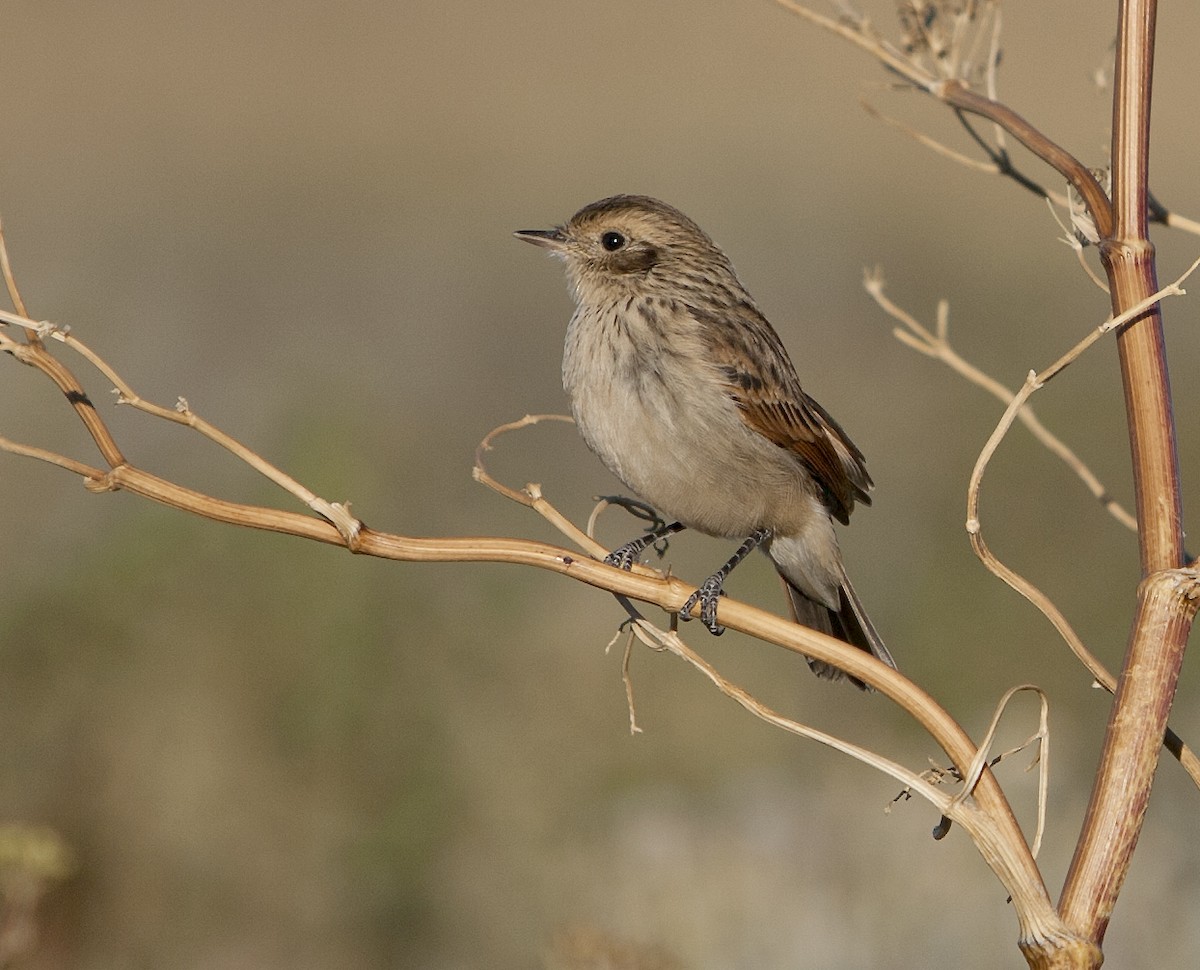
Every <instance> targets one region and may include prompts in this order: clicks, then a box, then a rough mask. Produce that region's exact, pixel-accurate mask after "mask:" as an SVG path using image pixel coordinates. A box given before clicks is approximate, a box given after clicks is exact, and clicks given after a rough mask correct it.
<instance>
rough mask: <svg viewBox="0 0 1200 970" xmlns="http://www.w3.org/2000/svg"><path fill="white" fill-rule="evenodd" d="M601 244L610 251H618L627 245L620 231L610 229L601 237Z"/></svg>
mask: <svg viewBox="0 0 1200 970" xmlns="http://www.w3.org/2000/svg"><path fill="white" fill-rule="evenodd" d="M600 245H601V246H603V247H604V248H605V249H607V250H608V251H609V252H610V253H612V252H616V251H617V250H618V249H620V248H621V247H622V246H624V245H625V237H624V236H623V235H621V234H620V233H619V232H616V231H615V230H612V229H610V230H609V231H608V232H606V233H605V234H604V235H603V236H601V237H600Z"/></svg>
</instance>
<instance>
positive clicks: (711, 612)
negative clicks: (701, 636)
mask: <svg viewBox="0 0 1200 970" xmlns="http://www.w3.org/2000/svg"><path fill="white" fill-rule="evenodd" d="M726 575H727V574H725V573H721V572H717V573H713V574H712V575H711V576H709V577H708V579H706V580H705V581H704V582H702V583H701V584H700V586H699V588H698V589H697V590H696V592H694V593H692V595H691V596H689V597H688V598H687V602H686V603H684V604H683V606H681V607H680V608H679V617H680V619H683V620H690V619H692V617H691V612H692V609H693V608H694V607H695V606H696V604H697V603H699V604H700V622H701V623H703V624H704V625H705V626H706V627H708V632H709V633H711V634H712V635H713V636H714V637H719V636H720V635H721V634H722V633H724V632H725V627H723V626H721V624H719V623H718V622H717V603H718V602H720V599H721V597H722V596H724V595H725V590H723V589H722V588H721V587H722V586H723V585H724V583H725V576H726Z"/></svg>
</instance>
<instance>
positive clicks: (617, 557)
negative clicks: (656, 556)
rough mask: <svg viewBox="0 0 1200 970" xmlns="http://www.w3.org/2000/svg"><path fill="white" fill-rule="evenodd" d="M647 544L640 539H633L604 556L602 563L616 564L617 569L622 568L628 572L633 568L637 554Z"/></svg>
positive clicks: (607, 564)
mask: <svg viewBox="0 0 1200 970" xmlns="http://www.w3.org/2000/svg"><path fill="white" fill-rule="evenodd" d="M648 545H649V543H648V542H645V541H643V540H642V539H633V540H631V541H629V542H627V543H625V545H623V546H620V547H618V548H616V549H614V550H613V551H612V552H610V553H609V554H608V555H607V556H605V557H604V564H605V565H606V566H616V567H617V568H618V569H624V570H625V571H626V572H629V570H630V569H632V568H633V564H634V563H635V562H637V558H638V554H639V553H640V552H641V551H642V550H643V549H645V548H646V546H648Z"/></svg>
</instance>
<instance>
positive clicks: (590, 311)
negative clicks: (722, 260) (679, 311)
mask: <svg viewBox="0 0 1200 970" xmlns="http://www.w3.org/2000/svg"><path fill="white" fill-rule="evenodd" d="M674 323H675V324H681V323H686V321H682V322H681V321H675V322H674ZM563 386H564V388H565V389H566V391H567V394H568V395H569V397H570V399H571V410H572V413H573V415H574V417H575V421H576V424H577V425H578V426H579V431H580V433H581V435H582V436H583V439H584V441H585V442H586V443H587V445H588V447H589V448H591V449H592V451H594V452H595V453H596V455H597V456H598V457H599V458H600V460H601V461H603V462H604V464H605V465H606V466H607V467H608V469H609V470H610V471H611V472H612V473H613V474H614V475H616V476H617V477H618V478H619V479H620V480H621V481H622V482H624V483H625V485H626V486H627V487H628V488H630V489H631V490H632V491H633V492H634V493H635V494H636V495H637V496H638V497H639V498H641V499H643V500H644V501H646V502H649V503H650V504H651V505H653V506H654V507H655V508H656V509H658V510H659V512H660V513H661V514H663V515H664V516H667V517H669V518H675V519H679V520H680V521H682V522H683V523H684V524H685V525H688V526H689V527H691V528H695V529H698V530H699V531H701V532H706V533H709V534H710V535H721V536H730V537H745V536H746V535H749V534H750V533H751V532H753V531H754V530H755V529H756V528H759V527H763V526H766V527H768V528H779V527H783V526H784V525H789V524H790V522H791V520H793V519H795V518H796V517H797V516H800V517H802V518H804V519H807V518H808V516H809V515H810V514H811V508H812V502H811V500H810V499H811V481H810V480H809V478H808V476H807V475H806V474H805V473H804V471H803V470H802V469H801V468H800V467H799V466H798V465H797V463H796V462H795V461H794V460H793V459H792V458H791V457H790V456H788V455H787V454H786V453H785V452H784V451H783V449H781V448H779V447H777V446H776V445H774V444H773V443H771V442H770V441H768V440H767V439H766V438H764V437H763V436H762V435H760V434H758V433H757V432H754V431H751V430H749V429H748V428H747V427H746V425H745V424H744V422H743V421H742V419H741V417H740V413H739V411H738V407H737V404H736V402H734V400H733V399H732V398H731V397H730V395H729V393H728V389H727V387H726V386H725V384H724V383H723V382H722V381H721V379H720V376H719V372H718V370H717V368H716V367H715V366H714V365H713V363H712V362H711V361H710V360H709V359H708V356H707V354H706V352H705V349H704V346H703V344H702V343H701V342H700V341H699V339H697V338H696V337H695V336H694V334H691V333H689V332H688V330H687V328H686V326H682V325H674V326H673V325H672V322H671V321H664V320H661V319H660V320H658V321H654V320H647V319H646V316H645V314H642V313H638V312H636V307H635V306H628V305H626V304H625V303H621V302H618V303H614V304H612V305H609V306H606V307H603V308H597V307H591V308H588V307H580V308H579V309H578V310H577V311H576V313H575V316H574V317H573V318H572V320H571V324H570V326H569V327H568V331H567V341H566V350H565V353H564V356H563Z"/></svg>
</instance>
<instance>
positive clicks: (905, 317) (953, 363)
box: [863, 269, 1137, 532]
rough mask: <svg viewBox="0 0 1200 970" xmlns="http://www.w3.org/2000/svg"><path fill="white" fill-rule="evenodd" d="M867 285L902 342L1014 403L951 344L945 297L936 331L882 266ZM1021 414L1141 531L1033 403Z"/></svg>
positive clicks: (1114, 511) (1113, 511)
mask: <svg viewBox="0 0 1200 970" xmlns="http://www.w3.org/2000/svg"><path fill="white" fill-rule="evenodd" d="M863 287H864V289H866V291H867V293H869V294H870V296H871V298H872V299H873V300H874V301H875V302H876V303H877V304H878V305H879V307H880V309H882V310H883V311H884V312H885V313H887V314H888V316H890V317H892V319H894V320H897V321H898V322H899V323H900V324H901V327H898V328H896V329H895V330H893V331H892V333H893V335H894V336H895V337H896V339H897V340H899V341H900V342H901V343H902V344H905V345H906V346H908V347H911V348H912V349H913V350H915V351H917V352H918V353H921V354H924V355H925V356H926V357H932V358H933V359H934V360H940V361H941V362H942V363H944V364H945V365H946V366H947V367H949V368H950V369H951V370H953V371H954V372H955V373H956V374H959V375H960V376H962V377H963V378H965V379H966V380H968V381H970V382H971V383H972V384H974V385H975V386H976V387H981V388H983V390H985V391H987V392H988V393H989V394H991V395H992V397H994V398H996V399H997V400H998V401H1000V402H1001V403H1002V404H1004V405H1006V406H1007V405H1009V404H1011V403H1012V401H1013V399H1014V398H1015V397H1016V394H1015V393H1014V392H1013V391H1011V390H1010V389H1009V388H1007V387H1005V386H1004V385H1003V384H1001V383H1000V382H999V381H998V380H996V379H995V378H994V377H992V376H990V375H989V374H986V373H984V372H983V371H982V370H980V369H979V368H978V367H976V366H975V365H974V364H972V363H970V362H969V361H967V360H965V359H964V358H963V357H961V356H959V354H958V352H957V351H956V350H955V349H954V348H953V347H952V346H951V344H950V340H949V323H948V321H949V316H948V314H949V306H948V304H947V303H946V301H944V300H942V301H940V302H939V303H938V311H937V320H938V323H937V333H936V334H934V333H932V332H930V331H929V329H928V328H927V327H925V326H924V325H923V324H921V323H920V322H919V321H918V320H917V319H916V318H915V317H914V316H913V315H912V314H910V313H908V312H907V311H906V310H904V309H903V308H901V307H900V306H898V305H897V304H896V303H894V302H893V301H892V300H891V299H890V298H889V297H888V296H887V295H886V293H885V292H884V289H885V284H884V280H883V274H882V273H881V272H880V271H879V270H878V269H875V270H868V271H867V272H866V273H864V276H863ZM1017 416H1018V417H1019V419H1020V421H1021V423H1022V424H1024V425H1025V427H1026V428H1028V429H1029V431H1030V432H1031V433H1032V434H1033V436H1034V437H1035V438H1037V440H1038V441H1040V442H1041V443H1042V444H1043V445H1044V446H1045V447H1046V448H1048V449H1049V450H1050V451H1051V452H1053V453H1054V454H1055V455H1057V456H1058V458H1059V460H1061V461H1062V462H1063V463H1064V464H1065V465H1066V466H1067V467H1068V468H1070V469H1071V470H1072V471H1073V472H1074V473H1075V474H1076V475H1077V476H1078V477H1079V479H1080V480H1081V481H1082V482H1083V484H1084V485H1085V486H1086V487H1087V489H1088V491H1089V492H1091V493H1092V495H1094V496H1095V497H1096V499H1097V500H1098V501H1099V502H1100V504H1101V505H1103V506H1104V508H1105V509H1106V510H1107V511H1108V512H1109V514H1110V515H1112V516H1113V518H1115V519H1116V520H1117V521H1118V522H1120V523H1121V524H1122V525H1123V526H1125V527H1126V528H1127V529H1130V530H1132V531H1134V532H1136V531H1137V520H1136V519H1135V518H1134V517H1133V516H1132V515H1131V514H1130V513H1129V512H1128V511H1127V510H1126V509H1125V508H1124V506H1122V505H1121V503H1120V502H1118V501H1117V500H1116V499H1115V498H1113V497H1112V495H1111V494H1109V492H1108V489H1106V488H1105V487H1104V484H1103V483H1102V482H1101V481H1100V479H1099V478H1098V477H1097V476H1096V474H1095V473H1094V472H1093V471H1092V470H1091V469H1090V468H1089V467H1088V466H1087V464H1086V463H1085V462H1084V461H1083V459H1081V458H1080V457H1079V456H1078V455H1077V454H1075V452H1074V451H1073V450H1072V449H1071V448H1070V447H1069V446H1068V445H1067V444H1066V443H1065V442H1064V441H1063V440H1062V439H1061V438H1059V437H1058V436H1057V435H1055V434H1054V433H1053V432H1052V431H1050V429H1049V428H1047V427H1046V426H1045V425H1044V424H1042V422H1041V420H1040V419H1039V418H1038V417H1037V415H1036V414H1034V411H1033V408H1032V407H1030V406H1029V405H1025V406H1024V407H1022V408H1021V409H1020V411H1019V412H1018V415H1017Z"/></svg>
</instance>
